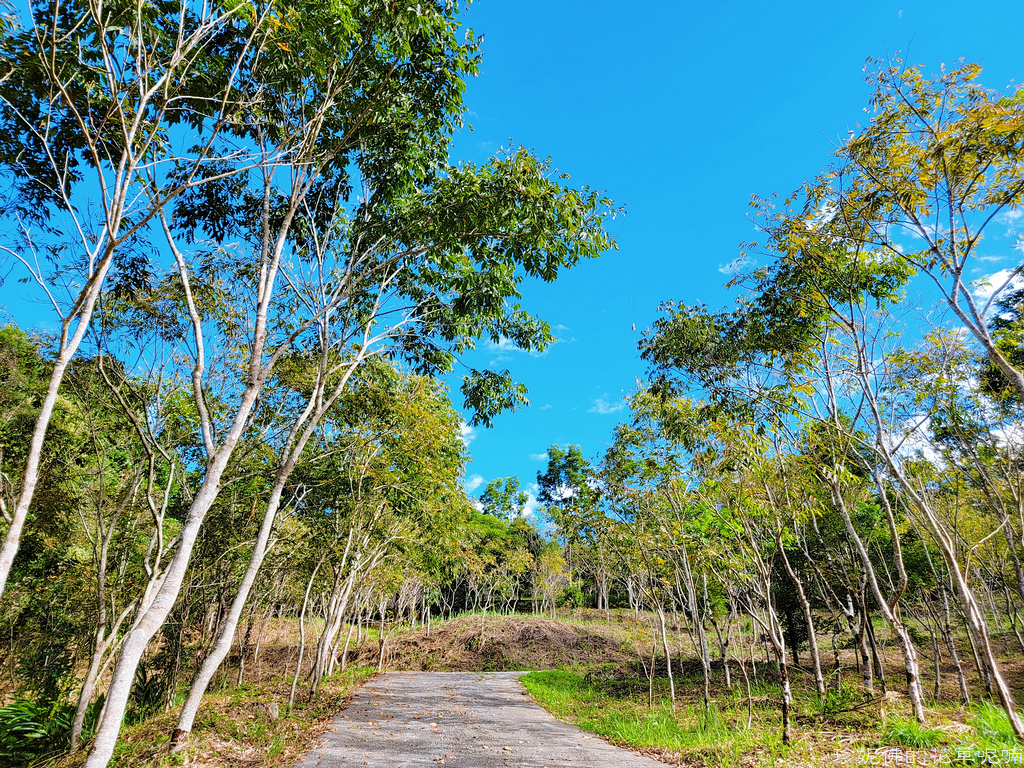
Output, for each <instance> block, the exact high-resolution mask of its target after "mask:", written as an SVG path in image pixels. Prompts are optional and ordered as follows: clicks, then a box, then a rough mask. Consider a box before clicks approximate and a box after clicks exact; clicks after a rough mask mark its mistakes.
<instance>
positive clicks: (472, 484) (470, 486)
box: [466, 475, 484, 494]
mask: <svg viewBox="0 0 1024 768" xmlns="http://www.w3.org/2000/svg"><path fill="white" fill-rule="evenodd" d="M483 484H484V479H483V477H481V476H480V475H470V476H469V477H467V478H466V493H467V494H470V493H472V492H473V491H475V490H476V489H477V488H479V487H480V486H481V485H483Z"/></svg>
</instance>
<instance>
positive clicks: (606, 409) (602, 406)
mask: <svg viewBox="0 0 1024 768" xmlns="http://www.w3.org/2000/svg"><path fill="white" fill-rule="evenodd" d="M607 397H608V396H607V395H605V396H604V397H599V398H597V399H596V400H595V401H594V404H593V405H592V406H590V407H589V408H587V413H599V414H601V415H602V416H604V415H606V414H609V413H618V412H619V411H621V410H622V409H623V408H625V407H626V401H625V400H619V401H618V402H615V403H610V402H608V400H607V399H605V398H607Z"/></svg>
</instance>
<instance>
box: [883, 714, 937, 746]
mask: <svg viewBox="0 0 1024 768" xmlns="http://www.w3.org/2000/svg"><path fill="white" fill-rule="evenodd" d="M942 741H943V733H942V731H940V730H939V729H938V728H928V727H926V726H923V725H921V724H920V723H918V722H917V720H913V719H911V718H907V717H890V718H888V719H887V720H886V721H885V730H884V731H883V732H882V743H883V744H892V745H895V746H899V747H909V748H910V749H931V748H932V747H935V746H937V745H938V744H940V743H941V742H942Z"/></svg>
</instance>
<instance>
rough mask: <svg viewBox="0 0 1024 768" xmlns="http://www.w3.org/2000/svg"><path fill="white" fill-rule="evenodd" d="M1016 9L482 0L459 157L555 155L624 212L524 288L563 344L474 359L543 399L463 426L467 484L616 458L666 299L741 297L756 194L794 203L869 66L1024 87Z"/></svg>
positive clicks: (473, 11)
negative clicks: (488, 422)
mask: <svg viewBox="0 0 1024 768" xmlns="http://www.w3.org/2000/svg"><path fill="white" fill-rule="evenodd" d="M1021 10H1022V8H1021V6H1020V5H1019V4H1017V3H1011V2H975V3H972V4H970V5H968V4H966V3H960V2H958V3H953V2H944V1H936V0H930V1H929V2H909V1H905V0H899V1H897V2H889V1H886V0H868V1H867V2H858V3H830V2H820V1H819V2H789V3H785V2H783V3H766V2H733V3H722V4H712V3H684V2H679V3H675V2H654V3H644V4H631V3H610V2H603V1H601V0H595V1H593V2H586V3H584V2H575V1H570V0H561V1H559V0H547V1H546V2H538V1H536V0H516V1H515V2H511V1H510V0H478V1H477V2H475V3H473V5H472V6H471V7H470V9H469V11H468V13H467V15H466V21H467V24H468V25H469V26H471V27H472V28H473V29H474V30H475V31H476V32H477V33H481V34H483V35H484V36H485V39H484V46H483V48H484V59H483V68H482V74H481V76H480V77H478V78H476V79H474V80H473V81H471V82H470V83H469V86H468V88H467V91H466V103H467V105H468V107H469V110H470V113H469V115H468V120H469V122H470V123H472V126H473V129H474V130H473V131H472V132H466V133H464V134H463V135H462V136H460V137H459V139H458V141H457V144H456V150H455V152H454V154H453V157H454V158H459V159H466V160H476V161H480V160H484V159H486V157H487V156H488V155H490V154H492V153H493V152H494V151H495V150H497V149H498V148H499V147H502V146H508V145H509V142H510V140H511V142H512V143H513V144H521V145H524V146H527V147H530V148H532V149H534V150H535V151H536V152H538V153H539V154H541V155H550V156H551V157H552V158H553V159H554V162H555V164H556V166H557V167H558V168H559V169H560V170H562V171H565V172H567V173H569V174H571V175H572V180H571V182H570V183H573V184H587V185H589V186H591V187H595V188H598V189H602V190H605V191H606V192H607V194H608V195H609V196H610V197H611V198H612V199H614V200H616V201H617V202H619V203H622V204H624V205H625V206H626V210H627V215H626V216H625V217H624V218H620V219H617V220H616V221H614V222H612V223H611V231H612V232H613V233H614V234H615V236H616V237H617V238H618V243H619V250H618V251H617V252H611V253H609V254H607V255H606V256H604V257H602V258H601V259H598V260H596V261H592V262H589V263H587V264H584V265H582V266H580V267H578V268H577V269H575V270H573V271H572V272H570V273H567V274H566V275H565V276H564V277H563V278H562V279H560V280H558V281H557V282H556V283H554V284H551V285H533V286H528V287H527V290H526V292H525V294H524V295H525V298H526V304H527V306H528V307H529V308H531V309H533V310H534V311H535V312H536V313H538V314H539V315H541V316H542V317H544V318H545V319H546V320H547V321H548V322H549V323H550V324H551V325H552V327H553V328H555V330H556V335H557V336H558V337H559V338H560V343H558V344H556V345H554V346H553V347H552V348H551V349H550V350H549V351H547V352H546V353H545V354H544V355H542V356H530V355H526V354H524V353H522V352H518V351H515V350H511V349H502V348H494V347H493V345H486V344H485V345H481V348H480V349H479V350H478V351H477V352H476V353H474V354H473V355H472V356H470V358H469V361H470V362H471V363H472V364H473V365H476V366H480V365H485V364H492V365H495V366H500V367H507V368H508V369H509V370H511V371H512V372H513V374H514V375H516V376H517V377H518V378H519V379H520V380H522V381H524V382H525V383H526V384H527V386H528V387H529V389H530V399H531V401H532V405H531V406H530V407H528V408H525V409H521V410H519V411H517V412H516V413H514V414H505V415H502V416H500V417H498V419H496V421H495V426H494V427H493V428H492V429H476V430H472V431H471V432H470V433H469V434H468V435H467V439H468V440H469V448H470V453H471V455H472V463H471V464H470V465H469V466H468V468H467V489H469V490H470V491H471V492H475V493H479V492H480V491H482V490H483V487H482V483H483V482H485V481H486V480H490V479H491V478H494V477H500V476H506V475H515V476H518V477H519V478H520V479H521V481H522V483H523V484H524V485H529V484H530V483H533V482H534V481H535V479H536V473H537V471H538V470H540V469H543V468H544V467H545V466H546V460H545V459H544V457H543V454H544V452H545V450H546V449H547V447H548V446H549V445H551V444H552V443H558V444H560V445H565V444H568V443H575V444H578V445H581V446H582V447H583V449H584V453H586V454H587V455H590V456H597V455H599V454H600V453H602V452H603V451H604V449H605V448H606V446H607V444H608V442H609V440H610V436H611V432H612V429H613V427H614V426H615V424H616V423H618V421H619V420H620V419H621V418H623V417H624V416H625V411H624V410H623V403H622V400H623V398H624V397H625V396H626V395H627V394H628V393H629V392H630V391H631V390H633V389H634V388H635V387H636V383H637V379H638V378H643V376H644V373H645V366H644V364H643V363H642V361H641V360H640V359H639V357H638V355H637V351H636V340H637V339H639V338H640V335H641V333H642V331H643V330H644V329H646V328H647V327H649V326H650V324H651V322H652V320H653V319H654V318H655V317H657V315H658V305H659V303H661V302H663V301H666V300H669V299H672V300H676V301H682V302H685V303H693V302H696V301H703V302H705V303H707V304H709V305H711V306H718V305H723V304H726V303H728V301H729V299H730V297H729V295H728V293H727V292H726V291H725V289H724V288H723V287H722V286H723V284H724V283H725V281H726V280H727V279H728V275H727V274H724V273H723V270H725V266H726V265H728V264H729V263H730V262H732V261H733V260H734V259H736V258H737V256H738V253H739V248H738V246H739V244H740V243H741V242H743V241H747V240H751V239H754V238H755V237H756V232H755V231H754V228H753V225H752V224H751V222H750V221H749V220H748V219H747V218H746V214H747V210H748V202H749V200H750V196H751V194H757V195H761V196H767V195H771V194H772V193H775V192H778V193H781V194H786V193H789V192H791V191H792V190H793V189H795V188H796V187H797V186H798V185H799V184H800V182H802V181H804V180H805V179H807V178H809V177H812V176H814V175H815V174H816V173H818V172H819V171H820V170H821V169H822V168H823V167H824V166H825V165H826V164H827V162H828V160H829V153H830V151H831V150H832V148H833V146H834V143H835V142H837V141H839V138H840V137H845V136H846V134H847V131H848V130H849V129H851V128H853V127H854V126H855V124H857V123H863V122H866V119H867V115H866V114H865V111H864V110H865V108H866V107H867V105H868V99H869V97H870V94H871V90H870V88H869V87H868V85H867V84H866V83H865V82H864V73H863V71H862V69H863V67H864V63H865V60H866V59H867V58H868V57H882V56H885V55H887V53H888V54H892V53H896V52H901V53H902V54H903V55H904V58H905V59H906V60H908V61H912V62H920V63H922V64H924V65H925V66H926V68H927V69H928V70H929V71H931V72H934V71H937V70H938V68H939V65H940V64H941V63H943V62H946V63H952V62H954V61H956V60H957V59H959V58H961V57H962V58H965V59H966V60H968V61H975V62H978V63H979V64H981V65H982V67H983V69H984V71H983V73H982V76H981V82H982V83H983V84H984V85H985V86H987V87H990V88H996V89H1000V90H1003V89H1006V88H1007V86H1008V85H1009V84H1010V83H1011V82H1012V81H1014V79H1017V80H1020V79H1021V78H1022V77H1024V44H1022V43H1024V41H1022V34H1021V31H1020V29H1021V28H1020V17H1021ZM725 271H727V270H725ZM634 324H635V326H636V331H635V332H634V331H633V330H632V328H633V326H634Z"/></svg>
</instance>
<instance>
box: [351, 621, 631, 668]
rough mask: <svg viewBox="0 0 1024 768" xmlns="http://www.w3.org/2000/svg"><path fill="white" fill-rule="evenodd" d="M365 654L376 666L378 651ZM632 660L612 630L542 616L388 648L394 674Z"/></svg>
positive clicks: (436, 630) (412, 635)
mask: <svg viewBox="0 0 1024 768" xmlns="http://www.w3.org/2000/svg"><path fill="white" fill-rule="evenodd" d="M365 653H367V654H368V656H369V654H373V655H374V658H372V659H371V658H369V657H368V658H365V659H362V661H363V662H364V663H368V662H370V661H371V660H372V661H376V658H375V656H376V649H375V648H374V649H371V648H367V649H366V650H365ZM632 661H633V657H632V654H630V653H629V652H628V651H626V650H624V649H623V648H622V645H621V644H620V643H619V642H618V641H616V640H615V639H614V638H613V637H612V636H611V633H610V631H609V630H608V629H607V628H603V627H597V626H576V625H573V624H566V623H564V622H561V621H555V620H553V619H544V618H540V617H536V616H529V617H523V616H495V617H488V618H487V619H486V620H485V621H483V622H481V620H480V617H479V616H463V617H459V618H457V619H452V620H451V621H447V622H444V623H441V624H435V625H434V626H433V627H432V628H431V631H430V635H429V636H428V635H427V633H426V629H425V628H418V629H417V630H415V631H406V632H403V633H402V634H400V635H397V636H395V637H393V638H390V639H389V640H388V643H387V647H386V648H385V659H384V663H385V667H386V668H387V669H389V670H409V671H434V672H489V671H493V672H497V671H511V670H519V669H524V670H528V669H552V668H555V667H571V666H573V665H575V664H587V665H593V664H595V663H597V664H602V663H603V664H608V665H609V666H610V667H618V666H619V665H629V664H631V663H632Z"/></svg>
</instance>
